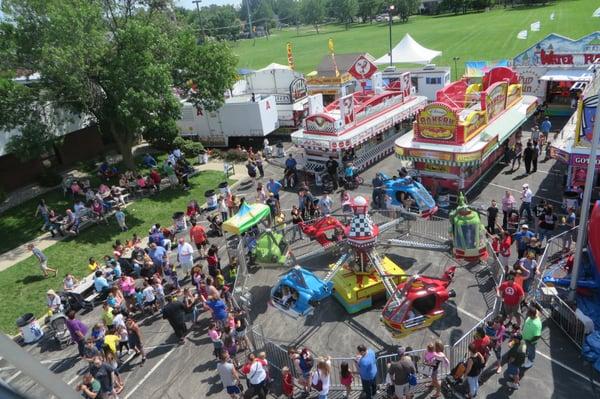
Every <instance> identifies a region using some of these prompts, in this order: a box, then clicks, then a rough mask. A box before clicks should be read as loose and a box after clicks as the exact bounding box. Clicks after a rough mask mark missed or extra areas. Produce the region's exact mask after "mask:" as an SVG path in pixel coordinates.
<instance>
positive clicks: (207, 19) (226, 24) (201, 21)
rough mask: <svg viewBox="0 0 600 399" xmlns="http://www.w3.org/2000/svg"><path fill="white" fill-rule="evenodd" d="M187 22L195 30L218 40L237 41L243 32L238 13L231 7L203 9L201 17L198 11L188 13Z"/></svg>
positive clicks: (213, 5)
mask: <svg viewBox="0 0 600 399" xmlns="http://www.w3.org/2000/svg"><path fill="white" fill-rule="evenodd" d="M186 22H187V23H188V24H190V25H191V26H192V28H193V29H198V30H200V31H201V32H202V33H203V34H205V35H207V36H210V37H214V38H218V39H226V40H227V39H229V40H236V39H237V38H238V36H239V34H240V32H241V31H242V23H241V21H240V20H239V18H238V12H237V10H236V9H235V8H234V7H233V6H231V5H224V6H218V5H215V4H212V5H210V6H209V7H202V9H201V10H200V15H198V12H196V11H193V12H189V13H187V15H186Z"/></svg>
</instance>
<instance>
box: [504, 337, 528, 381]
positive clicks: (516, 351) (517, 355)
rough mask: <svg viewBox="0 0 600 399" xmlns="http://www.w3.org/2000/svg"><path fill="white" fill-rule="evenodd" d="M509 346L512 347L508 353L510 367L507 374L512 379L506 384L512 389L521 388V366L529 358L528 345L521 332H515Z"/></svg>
mask: <svg viewBox="0 0 600 399" xmlns="http://www.w3.org/2000/svg"><path fill="white" fill-rule="evenodd" d="M509 347H510V349H509V351H508V353H507V354H506V356H507V357H508V369H507V371H506V375H507V376H508V378H510V379H511V380H512V381H508V382H507V383H506V385H507V386H508V387H509V388H512V389H519V383H520V380H521V376H520V374H521V367H522V366H523V364H524V363H525V359H526V358H527V346H526V345H525V342H524V341H523V337H522V336H521V334H514V335H513V336H512V339H511V341H510V343H509Z"/></svg>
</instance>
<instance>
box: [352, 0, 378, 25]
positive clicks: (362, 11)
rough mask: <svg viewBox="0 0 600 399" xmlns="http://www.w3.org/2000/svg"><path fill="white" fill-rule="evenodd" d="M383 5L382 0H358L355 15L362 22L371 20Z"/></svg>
mask: <svg viewBox="0 0 600 399" xmlns="http://www.w3.org/2000/svg"><path fill="white" fill-rule="evenodd" d="M382 7H383V0H359V2H358V13H357V15H358V16H359V17H361V18H362V21H363V23H366V22H372V21H373V19H374V18H375V16H376V15H377V14H379V12H380V11H381V9H382Z"/></svg>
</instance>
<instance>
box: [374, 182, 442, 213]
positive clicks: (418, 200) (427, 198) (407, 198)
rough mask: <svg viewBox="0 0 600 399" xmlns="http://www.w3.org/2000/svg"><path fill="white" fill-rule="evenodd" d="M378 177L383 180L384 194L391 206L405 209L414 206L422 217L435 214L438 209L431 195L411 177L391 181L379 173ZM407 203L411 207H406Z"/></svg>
mask: <svg viewBox="0 0 600 399" xmlns="http://www.w3.org/2000/svg"><path fill="white" fill-rule="evenodd" d="M380 176H381V177H382V179H383V189H384V191H385V193H386V194H387V195H389V196H390V198H391V199H392V206H403V207H405V208H410V207H414V206H416V207H417V208H418V209H419V212H420V213H421V215H422V216H424V217H428V216H431V215H433V214H435V213H436V212H437V210H438V207H437V206H436V205H435V201H434V199H433V197H432V196H431V194H429V192H428V191H427V190H426V189H425V187H423V185H422V184H421V183H419V182H418V181H416V180H414V179H413V178H412V177H411V176H406V177H400V178H396V179H391V178H389V177H388V176H386V175H385V174H383V173H380ZM409 202H410V203H411V204H412V205H409V206H407V205H408V203H409Z"/></svg>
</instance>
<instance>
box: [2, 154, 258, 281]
mask: <svg viewBox="0 0 600 399" xmlns="http://www.w3.org/2000/svg"><path fill="white" fill-rule="evenodd" d="M194 168H195V169H196V170H198V171H205V170H216V171H220V172H222V171H223V162H222V161H209V162H208V163H207V164H204V165H196V166H194ZM234 171H235V173H234V174H233V175H232V176H230V178H231V179H234V180H236V183H235V184H234V186H233V187H235V186H237V184H239V183H240V182H241V181H242V180H243V179H244V178H245V177H247V175H246V169H245V167H244V165H242V164H235V166H234ZM130 203H131V202H130ZM63 238H64V237H60V236H58V237H56V238H53V237H52V236H51V235H50V233H44V234H42V235H40V236H39V237H37V238H35V239H33V240H31V241H29V242H26V243H24V244H22V245H20V246H18V247H17V248H14V249H12V250H10V251H8V252H5V253H3V254H1V255H0V271H3V270H6V269H8V268H9V267H11V266H13V265H14V264H16V263H18V262H21V261H22V260H25V259H27V258H28V257H29V256H31V252H29V251H28V250H27V245H28V244H30V243H32V244H34V245H35V246H36V247H38V248H39V249H41V250H42V251H43V250H45V249H46V248H48V247H50V246H52V245H54V244H56V243H57V242H59V241H61V240H62V239H63Z"/></svg>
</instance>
